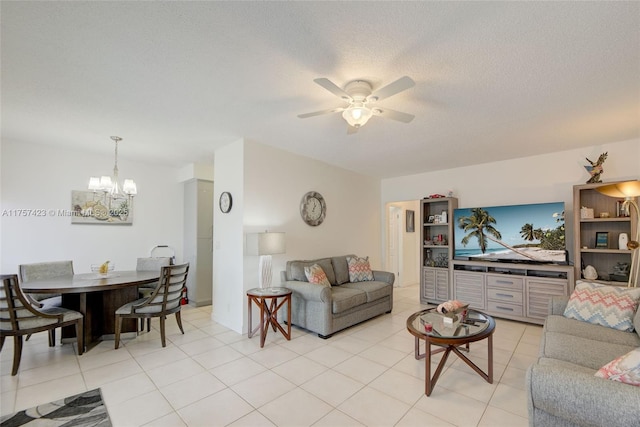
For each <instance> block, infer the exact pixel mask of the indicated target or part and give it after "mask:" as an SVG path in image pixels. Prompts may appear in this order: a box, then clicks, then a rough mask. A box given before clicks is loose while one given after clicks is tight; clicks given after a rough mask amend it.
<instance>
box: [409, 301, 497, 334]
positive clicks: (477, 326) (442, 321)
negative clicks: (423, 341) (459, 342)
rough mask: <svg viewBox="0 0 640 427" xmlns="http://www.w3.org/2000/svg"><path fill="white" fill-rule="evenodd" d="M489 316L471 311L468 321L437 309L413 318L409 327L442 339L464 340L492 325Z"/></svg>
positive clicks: (423, 312)
mask: <svg viewBox="0 0 640 427" xmlns="http://www.w3.org/2000/svg"><path fill="white" fill-rule="evenodd" d="M490 323H491V322H490V319H489V316H487V315H485V314H483V313H480V312H478V311H475V310H472V309H469V310H468V314H467V317H466V320H464V321H463V319H462V316H461V315H459V314H458V315H455V316H453V317H448V316H446V315H443V314H440V313H438V312H437V311H436V310H435V308H430V309H427V310H423V311H421V312H418V313H415V314H413V315H412V316H411V318H410V322H408V325H409V326H410V327H411V328H412V329H414V330H415V332H418V333H421V334H424V335H428V336H432V337H442V338H462V337H471V336H474V335H478V334H480V333H482V332H483V331H485V330H486V329H487V328H488V327H489V325H490Z"/></svg>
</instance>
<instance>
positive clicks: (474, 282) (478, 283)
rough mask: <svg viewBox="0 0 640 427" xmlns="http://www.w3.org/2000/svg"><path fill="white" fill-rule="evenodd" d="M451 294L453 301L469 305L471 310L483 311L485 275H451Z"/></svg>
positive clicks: (465, 273)
mask: <svg viewBox="0 0 640 427" xmlns="http://www.w3.org/2000/svg"><path fill="white" fill-rule="evenodd" d="M453 292H454V296H455V299H457V300H459V301H462V302H463V303H469V305H470V307H471V308H476V309H478V310H484V309H485V301H486V298H485V275H484V273H468V272H462V271H456V272H454V273H453Z"/></svg>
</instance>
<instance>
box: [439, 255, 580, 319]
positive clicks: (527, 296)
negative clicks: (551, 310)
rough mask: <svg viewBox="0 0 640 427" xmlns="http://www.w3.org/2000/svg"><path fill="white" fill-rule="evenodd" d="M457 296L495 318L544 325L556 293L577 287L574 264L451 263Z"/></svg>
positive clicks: (455, 296) (567, 293)
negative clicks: (549, 306)
mask: <svg viewBox="0 0 640 427" xmlns="http://www.w3.org/2000/svg"><path fill="white" fill-rule="evenodd" d="M451 268H452V270H453V296H454V298H455V299H457V300H460V301H462V302H464V303H469V304H470V307H471V308H475V309H477V310H480V311H483V312H485V313H487V314H490V315H491V316H494V317H500V318H504V319H511V320H519V321H523V322H529V323H536V324H540V325H541V324H543V323H544V320H545V319H546V317H547V313H548V304H549V300H550V299H551V297H552V296H555V295H562V296H569V295H570V294H571V292H573V288H574V268H573V267H572V266H570V265H556V264H539V265H538V264H521V263H507V262H495V261H459V260H454V261H452V262H451Z"/></svg>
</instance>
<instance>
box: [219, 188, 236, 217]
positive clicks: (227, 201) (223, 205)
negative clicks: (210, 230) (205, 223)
mask: <svg viewBox="0 0 640 427" xmlns="http://www.w3.org/2000/svg"><path fill="white" fill-rule="evenodd" d="M231 205H233V198H232V197H231V193H229V192H228V191H225V192H224V193H222V194H221V195H220V210H221V211H222V213H229V211H230V210H231Z"/></svg>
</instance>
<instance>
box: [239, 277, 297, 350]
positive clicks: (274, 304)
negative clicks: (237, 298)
mask: <svg viewBox="0 0 640 427" xmlns="http://www.w3.org/2000/svg"><path fill="white" fill-rule="evenodd" d="M292 293H293V291H292V290H291V289H288V288H253V289H249V290H248V291H247V310H248V312H249V322H248V327H247V336H248V337H249V338H251V337H252V336H253V335H254V334H255V333H256V332H257V331H258V329H260V347H264V340H265V338H266V337H267V332H268V331H269V325H271V327H272V328H273V332H276V331H277V330H279V331H280V332H281V333H282V335H284V337H285V338H286V339H287V340H291V294H292ZM278 299H281V300H280V302H278ZM252 301H253V302H254V303H255V304H256V305H257V306H258V307H259V308H260V322H259V324H258V326H256V327H255V328H254V329H252V328H253V320H252V314H253V313H252V310H251V302H252ZM285 304H286V305H287V330H286V331H285V329H284V328H283V327H282V325H280V323H279V322H278V311H279V310H280V309H281V308H282V306H283V305H285Z"/></svg>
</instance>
